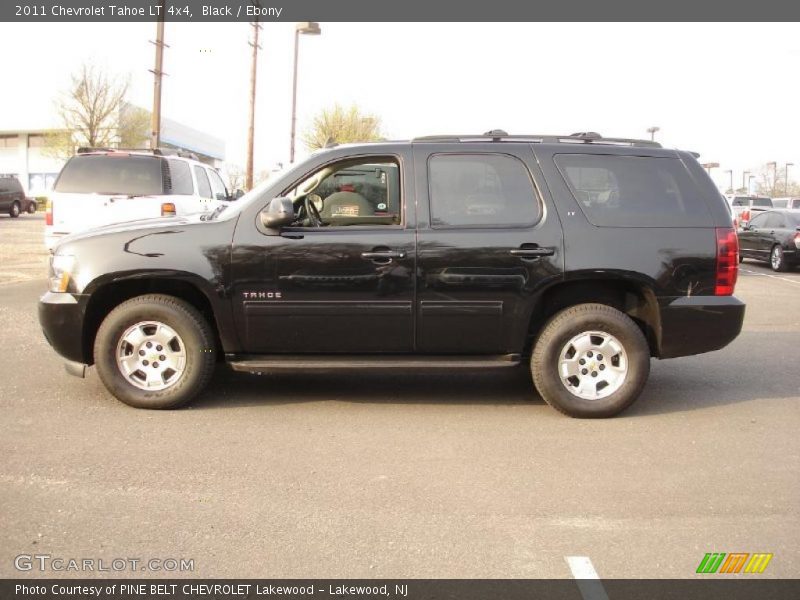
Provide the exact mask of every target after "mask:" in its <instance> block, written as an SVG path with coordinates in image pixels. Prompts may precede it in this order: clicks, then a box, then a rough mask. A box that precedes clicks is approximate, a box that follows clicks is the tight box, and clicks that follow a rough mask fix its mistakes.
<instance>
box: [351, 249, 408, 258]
mask: <svg viewBox="0 0 800 600" xmlns="http://www.w3.org/2000/svg"><path fill="white" fill-rule="evenodd" d="M405 257H406V253H405V252H401V251H399V250H373V251H372V252H362V253H361V258H366V259H367V260H381V259H387V258H388V259H392V258H405Z"/></svg>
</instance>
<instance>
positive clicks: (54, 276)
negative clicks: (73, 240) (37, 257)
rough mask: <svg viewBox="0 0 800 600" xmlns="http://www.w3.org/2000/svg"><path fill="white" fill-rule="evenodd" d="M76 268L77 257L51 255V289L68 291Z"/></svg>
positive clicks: (52, 290) (53, 290)
mask: <svg viewBox="0 0 800 600" xmlns="http://www.w3.org/2000/svg"><path fill="white" fill-rule="evenodd" d="M74 270H75V257H74V256H70V255H67V254H56V255H55V256H51V257H50V273H49V276H50V291H51V292H66V291H67V288H68V287H69V280H70V278H71V277H72V274H73V272H74Z"/></svg>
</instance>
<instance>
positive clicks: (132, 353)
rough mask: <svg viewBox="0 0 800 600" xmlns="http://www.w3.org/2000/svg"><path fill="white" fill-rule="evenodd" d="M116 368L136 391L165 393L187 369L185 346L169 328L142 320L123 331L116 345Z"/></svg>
mask: <svg viewBox="0 0 800 600" xmlns="http://www.w3.org/2000/svg"><path fill="white" fill-rule="evenodd" d="M116 359H117V368H118V369H119V371H120V373H122V375H123V377H125V379H126V380H127V381H128V382H129V383H131V384H132V385H134V386H136V387H137V388H139V389H142V390H147V391H154V392H155V391H160V390H165V389H167V388H169V387H172V386H173V385H175V384H176V383H177V382H178V381H179V380H180V378H181V376H182V375H183V372H184V370H185V369H186V346H185V345H184V343H183V340H182V339H181V337H180V336H179V335H178V334H177V333H176V332H175V330H174V329H172V327H170V326H169V325H165V324H164V323H159V322H158V321H142V322H140V323H136V325H133V326H131V327H129V328H128V329H126V330H125V333H123V334H122V336H121V337H120V340H119V344H117V355H116Z"/></svg>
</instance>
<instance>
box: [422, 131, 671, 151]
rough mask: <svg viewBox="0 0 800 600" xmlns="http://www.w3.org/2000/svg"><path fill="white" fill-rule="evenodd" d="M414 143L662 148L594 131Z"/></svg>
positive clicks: (439, 138)
mask: <svg viewBox="0 0 800 600" xmlns="http://www.w3.org/2000/svg"><path fill="white" fill-rule="evenodd" d="M411 141H412V142H529V143H534V144H613V145H617V146H639V147H645V148H661V144H659V143H658V142H654V141H651V140H637V139H630V138H607V137H603V136H602V135H600V134H599V133H596V132H594V131H581V132H578V133H572V134H570V135H536V134H534V135H509V134H508V133H506V132H505V131H503V130H502V129H492V130H491V131H487V132H486V133H484V134H480V135H426V136H423V137H417V138H414V139H413V140H411Z"/></svg>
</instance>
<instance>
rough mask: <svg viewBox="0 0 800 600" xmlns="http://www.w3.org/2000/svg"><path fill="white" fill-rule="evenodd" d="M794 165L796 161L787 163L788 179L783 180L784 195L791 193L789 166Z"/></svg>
mask: <svg viewBox="0 0 800 600" xmlns="http://www.w3.org/2000/svg"><path fill="white" fill-rule="evenodd" d="M792 166H794V163H790V162H787V163H786V179H784V180H783V195H784V196H788V195H789V167H792Z"/></svg>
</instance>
